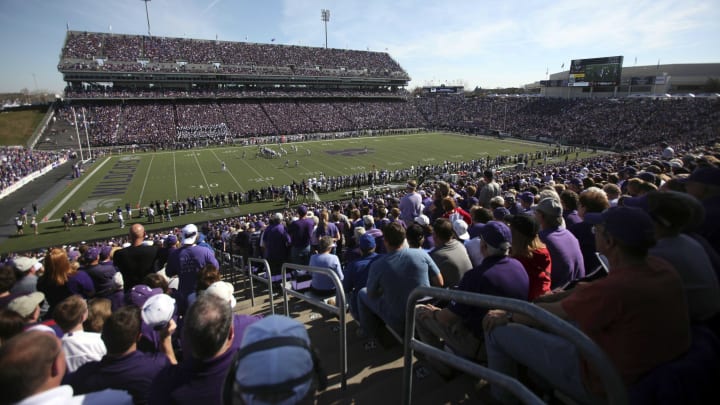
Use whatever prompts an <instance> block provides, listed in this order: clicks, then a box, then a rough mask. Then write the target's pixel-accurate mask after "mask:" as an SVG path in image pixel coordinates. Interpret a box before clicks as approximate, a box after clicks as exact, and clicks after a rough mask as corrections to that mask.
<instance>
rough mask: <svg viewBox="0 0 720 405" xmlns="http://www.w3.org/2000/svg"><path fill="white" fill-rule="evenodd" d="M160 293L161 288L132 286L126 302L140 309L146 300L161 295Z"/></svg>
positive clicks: (140, 285)
mask: <svg viewBox="0 0 720 405" xmlns="http://www.w3.org/2000/svg"><path fill="white" fill-rule="evenodd" d="M162 292H163V290H162V288H150V287H149V286H147V285H145V284H138V285H136V286H133V288H132V289H131V290H130V292H129V293H128V301H130V303H132V304H134V305H135V306H137V307H138V308H142V307H143V305H145V301H147V300H148V298H150V297H152V296H154V295H158V294H162Z"/></svg>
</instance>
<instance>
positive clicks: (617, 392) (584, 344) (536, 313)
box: [402, 287, 628, 405]
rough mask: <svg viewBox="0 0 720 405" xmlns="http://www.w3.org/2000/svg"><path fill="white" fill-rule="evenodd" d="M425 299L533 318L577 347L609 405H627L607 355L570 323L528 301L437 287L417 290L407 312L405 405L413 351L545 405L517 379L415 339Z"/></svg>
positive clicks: (411, 375) (521, 398) (403, 398)
mask: <svg viewBox="0 0 720 405" xmlns="http://www.w3.org/2000/svg"><path fill="white" fill-rule="evenodd" d="M426 296H432V297H435V298H439V299H441V300H445V301H456V302H460V303H463V304H466V305H474V306H481V307H485V308H493V309H503V310H506V311H510V312H513V313H520V314H523V315H526V316H529V317H531V318H533V319H534V320H536V321H537V322H539V323H540V325H541V326H542V327H543V329H544V330H547V331H549V332H550V333H553V334H555V335H558V336H560V337H562V338H564V339H567V340H568V341H569V342H570V343H572V344H573V345H575V346H576V347H577V349H578V351H579V352H580V355H582V356H583V358H584V359H585V360H587V361H588V363H589V364H590V365H591V366H592V367H593V370H594V371H595V372H596V373H597V375H598V376H599V377H600V379H601V381H602V382H603V384H604V386H605V392H606V394H607V403H609V404H620V405H625V404H627V403H628V398H627V391H626V388H625V384H624V383H623V381H622V379H621V378H620V375H619V374H618V372H617V370H616V369H615V367H614V366H613V364H612V362H611V361H610V359H609V358H608V357H607V355H606V354H605V352H604V351H603V350H602V349H601V348H600V347H598V346H597V344H595V342H593V341H592V340H591V339H590V338H589V337H587V336H586V335H585V334H584V333H583V332H582V331H580V330H579V329H578V328H576V327H574V326H573V325H571V324H570V323H568V322H566V321H564V320H562V319H560V318H558V317H557V316H555V315H553V314H551V313H550V312H548V311H546V310H544V309H542V308H540V307H539V306H537V305H533V304H532V303H529V302H526V301H521V300H517V299H512V298H505V297H497V296H493V295H486V294H477V293H471V292H467V291H460V290H446V289H442V288H436V287H418V288H416V289H415V290H413V292H412V293H410V296H409V297H408V301H407V307H406V311H405V315H406V318H405V339H404V344H405V357H404V366H405V367H404V370H403V391H402V403H403V404H405V405H409V404H410V402H411V394H412V378H413V373H412V356H413V350H417V351H419V352H420V353H424V354H427V355H429V356H430V357H432V358H433V359H435V360H438V361H441V362H443V363H446V364H449V365H451V366H453V367H457V368H459V369H461V370H462V371H465V372H467V373H470V374H473V375H475V376H478V377H480V378H484V379H486V380H488V381H489V382H490V383H492V384H497V385H499V386H502V387H503V388H505V389H507V390H509V391H511V392H513V393H514V394H515V395H516V396H517V397H518V398H519V399H520V400H522V401H523V402H525V403H542V401H541V400H540V398H538V397H537V396H536V395H535V394H533V393H532V392H531V391H530V390H528V388H527V387H525V386H524V385H522V384H521V383H520V382H519V381H517V380H516V379H514V378H512V377H508V376H506V375H504V374H501V373H498V372H496V371H494V370H491V369H489V368H487V367H485V366H482V365H480V364H477V363H473V362H471V361H469V360H466V359H464V358H462V357H459V356H456V355H454V354H450V353H447V352H444V351H442V350H439V349H437V348H435V347H432V346H429V345H427V344H425V343H423V342H421V341H419V340H417V339H415V336H414V330H415V303H416V302H417V300H418V299H420V298H423V297H426Z"/></svg>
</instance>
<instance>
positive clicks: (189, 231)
mask: <svg viewBox="0 0 720 405" xmlns="http://www.w3.org/2000/svg"><path fill="white" fill-rule="evenodd" d="M182 235H183V236H182V237H183V239H182V244H183V245H192V244H194V243H195V240H197V236H198V229H197V226H195V224H187V225H185V227H184V228H183V229H182Z"/></svg>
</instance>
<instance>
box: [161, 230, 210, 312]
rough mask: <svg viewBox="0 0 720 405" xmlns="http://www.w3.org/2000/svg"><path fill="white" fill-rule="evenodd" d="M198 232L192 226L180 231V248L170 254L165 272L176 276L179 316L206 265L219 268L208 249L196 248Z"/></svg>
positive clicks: (183, 310)
mask: <svg viewBox="0 0 720 405" xmlns="http://www.w3.org/2000/svg"><path fill="white" fill-rule="evenodd" d="M199 234H200V232H199V231H198V228H197V226H195V225H194V224H188V225H185V227H184V228H183V229H182V247H180V248H179V249H175V250H173V251H171V252H170V255H169V256H168V261H167V266H166V267H165V272H166V274H167V276H168V277H172V276H178V282H179V284H178V293H177V299H178V310H179V311H180V314H183V313H184V312H185V309H186V308H187V297H188V296H189V295H190V294H192V293H193V292H194V291H195V286H196V283H197V275H198V272H200V269H202V268H203V267H205V265H207V264H212V265H213V266H215V267H216V268H220V264H219V263H218V261H217V259H216V258H215V254H214V253H213V251H212V250H211V249H209V248H206V247H204V246H197V245H196V244H195V243H196V242H197V240H198V237H199Z"/></svg>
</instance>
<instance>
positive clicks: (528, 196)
mask: <svg viewBox="0 0 720 405" xmlns="http://www.w3.org/2000/svg"><path fill="white" fill-rule="evenodd" d="M518 199H520V200H522V201H525V202H527V203H533V202H535V194H533V193H531V192H529V191H524V192H522V193H520V195H519V196H518Z"/></svg>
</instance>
